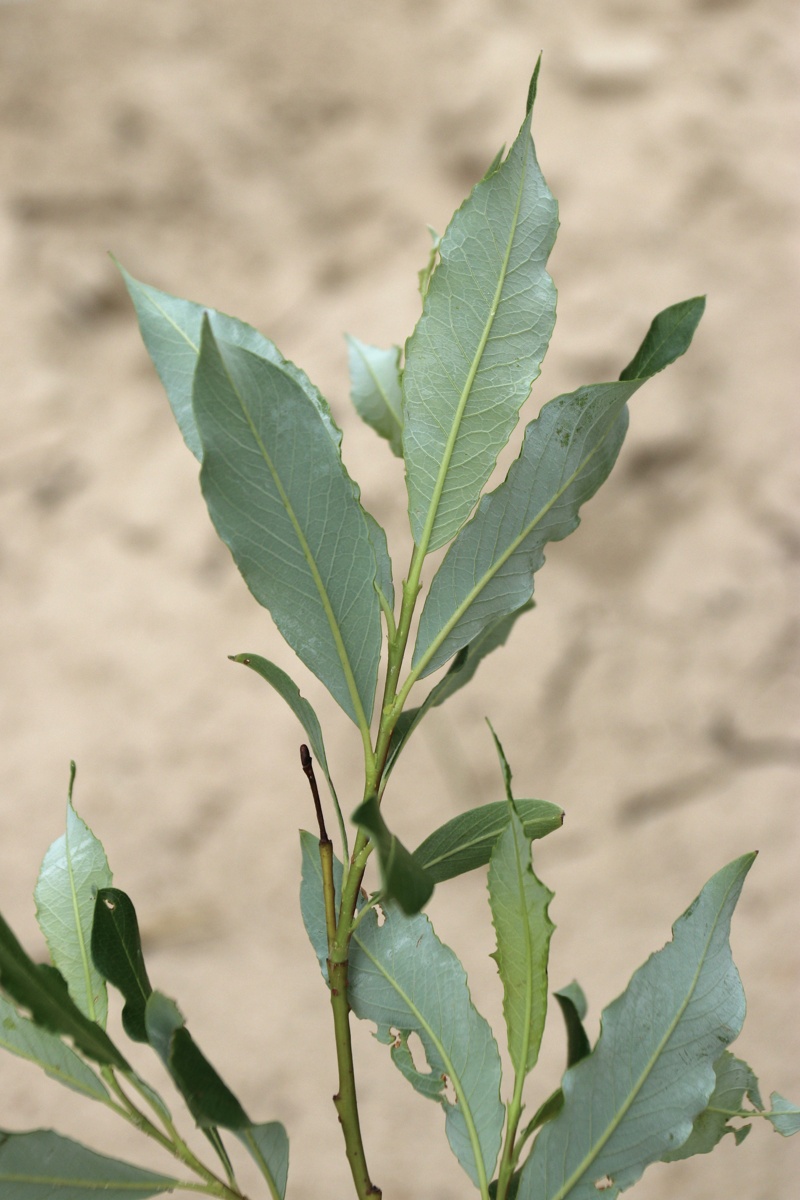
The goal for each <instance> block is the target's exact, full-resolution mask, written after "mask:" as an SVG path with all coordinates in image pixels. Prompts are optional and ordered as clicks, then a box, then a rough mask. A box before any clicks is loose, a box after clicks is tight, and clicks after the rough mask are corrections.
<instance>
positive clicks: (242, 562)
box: [193, 322, 381, 727]
mask: <svg viewBox="0 0 800 1200" xmlns="http://www.w3.org/2000/svg"><path fill="white" fill-rule="evenodd" d="M193 403H194V413H195V418H196V420H197V427H198V430H199V434H200V440H201V443H202V446H203V465H202V469H201V472H200V483H201V486H202V489H203V495H204V497H205V500H206V503H207V505H208V509H209V513H210V515H211V519H212V521H213V522H214V525H215V526H216V529H217V532H218V533H219V535H220V537H221V538H222V540H223V541H224V542H225V543H226V544H227V546H228V547H229V549H230V551H231V553H232V555H233V557H234V560H235V562H236V565H237V567H238V568H239V570H240V571H241V573H242V575H243V577H244V580H245V582H246V583H247V586H248V587H249V588H250V591H251V592H252V593H253V595H254V596H255V598H256V600H258V602H259V603H260V604H262V605H264V607H265V608H268V609H269V611H270V612H271V614H272V617H273V619H274V621H275V624H276V625H277V626H278V628H279V630H280V631H281V633H282V634H283V636H284V638H285V639H286V641H287V642H288V643H289V645H290V646H291V647H292V649H293V650H294V651H295V653H296V654H297V655H298V656H299V657H300V658H301V659H302V660H303V662H304V663H305V664H306V666H308V667H309V668H310V669H311V670H312V671H313V672H314V674H315V675H317V676H318V678H319V679H321V680H322V682H323V683H324V684H325V686H326V687H327V688H328V690H329V691H330V693H331V695H332V696H333V697H334V699H336V700H337V701H338V702H339V704H341V706H342V708H343V709H344V710H345V712H346V713H347V714H348V716H350V717H351V718H352V719H353V720H354V721H355V722H356V724H358V725H361V726H362V727H363V726H365V725H366V724H368V722H369V718H370V715H371V713H372V704H373V699H374V695H375V684H376V680H377V673H378V660H379V658H380V650H381V618H380V603H379V601H378V596H377V593H376V591H375V574H376V562H375V552H374V549H373V546H372V541H371V539H370V533H369V529H368V526H367V521H366V518H365V514H364V511H363V509H362V508H361V505H360V503H359V492H358V488H357V487H356V485H355V484H354V483H353V481H352V480H351V479H350V478H349V476H348V475H347V472H346V471H345V469H344V466H343V465H342V460H341V457H340V455H339V452H338V448H337V447H336V445H335V444H334V442H333V441H332V439H331V437H330V436H329V433H328V431H327V430H326V428H325V425H324V423H323V421H322V420H321V418H320V415H319V412H318V410H317V408H316V406H315V405H314V404H312V403H311V402H310V400H309V399H308V397H307V396H306V394H305V392H304V391H303V390H302V388H301V387H300V386H299V384H298V383H297V382H296V381H295V380H294V379H293V378H292V377H291V376H289V375H287V374H286V373H285V372H284V371H283V370H281V369H280V368H279V367H276V366H275V365H274V364H272V363H270V362H267V361H266V360H264V359H261V358H257V357H256V356H255V355H253V354H252V353H250V352H249V351H248V350H243V349H241V348H240V347H237V346H233V345H231V344H230V343H226V342H219V343H217V341H216V340H215V338H214V335H213V332H212V330H211V326H210V324H209V323H208V322H206V323H205V325H204V328H203V334H202V348H201V353H200V358H199V360H198V364H197V371H196V373H195V380H194V391H193Z"/></svg>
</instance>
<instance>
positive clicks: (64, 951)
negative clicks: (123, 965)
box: [33, 775, 112, 1028]
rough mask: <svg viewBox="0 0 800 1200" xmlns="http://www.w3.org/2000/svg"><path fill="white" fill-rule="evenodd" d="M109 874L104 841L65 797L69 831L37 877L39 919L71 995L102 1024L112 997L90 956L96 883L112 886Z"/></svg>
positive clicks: (59, 840) (54, 843) (53, 848)
mask: <svg viewBox="0 0 800 1200" xmlns="http://www.w3.org/2000/svg"><path fill="white" fill-rule="evenodd" d="M73 778H74V775H73ZM111 879H112V875H111V869H110V867H109V865H108V860H107V859H106V855H105V851H104V850H103V846H102V843H101V842H100V841H99V840H98V838H96V837H95V836H94V834H93V833H92V831H91V829H89V827H88V825H86V823H85V822H84V821H82V820H81V818H80V817H79V816H78V814H77V813H76V812H75V809H74V808H73V807H72V803H71V802H70V801H67V819H66V831H65V833H64V834H63V836H62V837H60V838H58V839H57V840H56V841H55V842H53V844H52V846H50V848H49V850H48V851H47V853H46V854H45V856H44V859H43V861H42V866H41V870H40V871H39V878H38V880H37V881H36V887H35V889H34V893H33V895H34V899H35V901H36V920H37V921H38V922H39V928H40V929H41V931H42V933H43V934H44V938H45V941H46V942H47V948H48V949H49V951H50V957H51V958H52V960H53V964H54V966H56V967H57V968H58V970H59V971H60V972H61V974H62V975H63V976H64V979H65V980H66V983H67V987H68V988H69V993H70V995H71V996H72V999H73V1000H74V1001H75V1003H76V1004H77V1006H78V1008H79V1009H80V1010H81V1012H82V1013H84V1015H85V1016H87V1017H88V1018H89V1019H90V1020H92V1021H97V1023H98V1024H99V1025H101V1026H102V1027H103V1028H105V1024H106V1018H107V1015H108V997H107V995H106V985H105V982H104V981H103V977H102V975H101V974H100V972H99V971H98V970H97V969H96V967H95V966H94V963H93V962H92V957H91V954H90V952H89V942H90V939H91V935H92V919H93V917H94V892H95V889H97V888H104V887H109V886H110V884H111Z"/></svg>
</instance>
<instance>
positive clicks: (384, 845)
mask: <svg viewBox="0 0 800 1200" xmlns="http://www.w3.org/2000/svg"><path fill="white" fill-rule="evenodd" d="M353 821H354V822H355V823H356V825H359V826H360V827H361V828H362V829H365V830H366V832H367V833H368V834H369V835H370V837H371V839H372V841H373V843H374V845H375V848H376V850H377V852H378V862H379V865H380V871H381V883H382V891H383V894H382V897H381V899H382V900H387V901H394V902H395V903H396V904H399V905H400V907H401V908H402V910H403V912H404V913H406V915H407V916H413V914H414V913H418V912H420V911H421V910H422V909H423V908H424V907H425V905H426V904H427V903H428V901H429V900H430V898H431V896H432V895H433V886H434V881H433V879H432V878H431V877H430V875H428V873H427V872H426V871H425V869H424V867H422V866H420V864H419V862H418V861H417V860H416V859H415V858H414V857H413V856H412V855H411V854H410V853H409V851H408V850H406V848H405V846H404V845H403V843H402V842H401V841H400V840H399V838H397V837H396V836H395V834H393V833H392V831H391V830H390V829H389V827H388V825H387V824H386V822H385V820H384V819H383V814H382V813H381V810H380V805H379V804H378V800H377V798H376V797H375V796H371V797H370V799H369V800H365V801H364V803H363V804H360V805H359V806H358V808H357V809H356V811H355V812H354V813H353Z"/></svg>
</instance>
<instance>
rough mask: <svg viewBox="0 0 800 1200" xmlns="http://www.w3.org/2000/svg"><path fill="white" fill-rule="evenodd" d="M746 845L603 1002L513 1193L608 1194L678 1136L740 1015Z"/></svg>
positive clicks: (538, 1197)
mask: <svg viewBox="0 0 800 1200" xmlns="http://www.w3.org/2000/svg"><path fill="white" fill-rule="evenodd" d="M754 858H755V855H753V854H748V855H745V856H744V857H743V858H740V859H737V860H736V861H735V862H733V863H731V864H730V865H729V866H727V867H724V868H723V869H722V870H721V871H719V872H718V873H717V874H716V875H715V876H714V877H713V878H712V879H711V880H710V881H709V882H708V883H707V884H706V886H705V887H704V888H703V890H702V892H701V893H700V895H699V896H698V898H697V899H696V900H695V901H694V903H693V904H691V905H690V906H689V908H688V909H687V910H686V912H685V913H684V914H683V916H682V917H681V918H680V919H679V920H678V921H677V922H676V923H675V925H674V926H673V938H672V941H671V942H670V943H669V944H668V945H667V946H665V947H664V949H663V950H659V951H658V953H657V954H653V955H652V956H651V957H650V958H649V959H648V960H647V962H646V963H645V964H644V966H642V967H640V968H639V970H638V971H637V972H636V973H635V974H634V976H633V978H632V979H631V982H630V983H629V984H628V987H627V988H626V990H625V992H624V993H623V994H622V996H620V997H619V998H618V999H617V1000H615V1001H614V1003H613V1004H611V1005H610V1006H609V1007H608V1008H607V1009H606V1010H605V1012H604V1013H603V1018H602V1026H601V1033H600V1037H599V1039H598V1042H597V1045H596V1046H595V1048H594V1050H593V1052H592V1053H591V1054H590V1055H589V1056H588V1057H587V1058H584V1059H581V1061H580V1062H579V1063H577V1064H576V1065H575V1066H574V1067H570V1069H569V1070H568V1071H567V1073H566V1075H565V1076H564V1080H563V1090H564V1107H563V1109H562V1110H561V1112H560V1113H559V1114H558V1116H557V1117H555V1119H554V1120H552V1121H548V1122H547V1124H546V1125H545V1126H544V1127H543V1129H542V1130H541V1132H540V1133H539V1135H538V1137H537V1139H536V1142H535V1143H534V1147H533V1152H532V1154H531V1156H530V1158H529V1159H528V1161H527V1163H526V1164H525V1166H524V1168H523V1171H522V1178H521V1181H520V1190H519V1200H567V1197H569V1200H597V1192H598V1190H601V1191H602V1192H603V1194H604V1196H607V1197H608V1200H614V1197H616V1196H618V1195H619V1193H620V1192H621V1191H624V1190H625V1188H628V1187H630V1186H631V1185H632V1184H634V1183H636V1181H637V1180H638V1179H639V1178H640V1176H641V1175H642V1172H643V1171H644V1169H645V1167H647V1166H648V1164H649V1163H652V1162H657V1161H658V1160H659V1159H660V1158H662V1157H663V1155H664V1154H665V1153H666V1152H667V1151H669V1150H673V1149H677V1147H678V1146H681V1145H682V1144H683V1143H684V1142H685V1141H686V1139H687V1137H688V1136H689V1134H690V1133H691V1131H692V1123H693V1121H694V1120H695V1118H696V1117H697V1115H698V1114H699V1113H700V1112H702V1111H703V1109H704V1108H705V1107H706V1105H707V1104H708V1099H709V1096H710V1095H711V1093H712V1091H713V1090H714V1084H715V1076H714V1069H713V1064H714V1063H715V1062H716V1061H717V1059H718V1058H719V1056H720V1054H721V1053H722V1052H723V1050H724V1049H725V1048H726V1046H727V1045H729V1044H730V1042H732V1041H733V1039H734V1038H735V1037H736V1036H737V1034H738V1033H739V1030H740V1029H741V1027H742V1022H743V1021H744V1013H745V1001H744V992H743V991H742V985H741V982H740V980H739V975H738V972H737V970H736V967H735V966H734V964H733V959H732V957H731V950H730V944H729V935H730V923H731V917H732V915H733V910H734V908H735V906H736V902H737V900H738V898H739V894H740V892H741V889H742V884H743V883H744V879H745V876H746V875H747V872H748V871H749V869H750V867H751V866H752V864H753V860H754Z"/></svg>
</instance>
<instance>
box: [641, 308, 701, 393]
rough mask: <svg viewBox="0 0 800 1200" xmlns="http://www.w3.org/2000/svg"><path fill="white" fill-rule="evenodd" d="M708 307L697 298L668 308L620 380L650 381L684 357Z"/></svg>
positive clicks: (657, 319)
mask: <svg viewBox="0 0 800 1200" xmlns="http://www.w3.org/2000/svg"><path fill="white" fill-rule="evenodd" d="M705 307H706V298H705V296H694V297H693V298H692V299H691V300H682V301H681V302H680V303H678V304H673V305H672V306H671V307H670V308H665V309H664V311H663V312H660V313H659V314H658V316H657V317H654V319H653V321H652V324H651V325H650V328H649V329H648V331H647V334H646V336H645V339H644V341H643V342H642V344H641V346H640V347H639V349H638V350H637V351H636V354H635V355H634V356H633V358H632V359H631V361H630V362H629V363H628V365H627V367H626V368H625V370H624V371H623V372H622V374H621V375H620V379H650V377H651V376H652V375H657V374H658V372H659V371H663V370H664V368H665V367H668V366H669V365H670V363H673V362H675V359H676V358H680V357H681V355H682V354H685V353H686V351H687V350H688V349H689V346H690V345H691V342H692V338H693V337H694V334H695V330H696V329H697V326H698V325H699V324H700V318H701V317H702V315H703V313H704V312H705Z"/></svg>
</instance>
